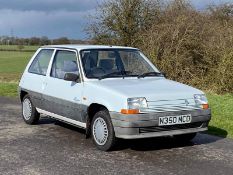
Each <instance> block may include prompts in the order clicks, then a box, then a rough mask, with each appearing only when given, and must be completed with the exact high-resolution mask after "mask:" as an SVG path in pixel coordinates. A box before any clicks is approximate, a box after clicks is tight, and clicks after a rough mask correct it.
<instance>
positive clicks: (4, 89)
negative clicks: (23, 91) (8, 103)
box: [0, 82, 18, 97]
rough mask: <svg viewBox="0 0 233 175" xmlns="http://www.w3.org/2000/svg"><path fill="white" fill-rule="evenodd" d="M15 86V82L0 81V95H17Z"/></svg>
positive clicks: (16, 85)
mask: <svg viewBox="0 0 233 175" xmlns="http://www.w3.org/2000/svg"><path fill="white" fill-rule="evenodd" d="M17 87H18V84H17V83H3V82H0V96H7V97H16V96H17V95H18V94H17Z"/></svg>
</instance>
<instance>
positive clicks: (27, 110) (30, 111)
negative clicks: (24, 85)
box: [22, 94, 40, 125]
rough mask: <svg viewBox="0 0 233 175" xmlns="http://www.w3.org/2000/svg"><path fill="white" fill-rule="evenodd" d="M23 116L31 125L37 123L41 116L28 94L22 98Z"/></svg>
mask: <svg viewBox="0 0 233 175" xmlns="http://www.w3.org/2000/svg"><path fill="white" fill-rule="evenodd" d="M22 116H23V119H24V121H25V123H27V124H30V125H32V124H36V123H37V122H38V120H39V118H40V114H39V113H38V112H37V111H36V108H35V106H34V105H33V104H32V101H31V99H30V96H29V95H28V94H27V95H25V96H24V98H23V100H22Z"/></svg>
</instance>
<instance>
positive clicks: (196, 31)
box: [86, 0, 233, 93]
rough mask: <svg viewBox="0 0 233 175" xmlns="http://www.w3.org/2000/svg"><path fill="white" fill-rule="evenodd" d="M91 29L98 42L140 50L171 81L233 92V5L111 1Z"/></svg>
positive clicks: (159, 0) (182, 0) (179, 0)
mask: <svg viewBox="0 0 233 175" xmlns="http://www.w3.org/2000/svg"><path fill="white" fill-rule="evenodd" d="M86 31H87V33H88V34H89V37H90V39H91V40H92V41H93V43H98V44H108V45H125V46H133V47H137V48H140V49H141V50H142V51H143V52H144V53H146V55H147V56H148V57H149V58H150V59H151V61H152V62H153V63H154V64H155V65H156V66H157V67H158V68H159V69H160V70H161V71H163V72H165V73H166V74H167V76H168V78H169V79H172V80H176V81H179V82H183V83H185V84H189V85H192V86H195V87H198V88H201V89H204V90H209V91H213V92H217V93H225V92H230V93H233V3H227V4H220V5H218V6H214V5H212V6H209V7H208V8H206V9H204V10H198V9H196V8H195V7H194V6H192V4H191V3H190V2H189V1H186V0H171V1H166V2H164V1H162V0H108V1H104V2H103V3H102V4H100V5H99V7H98V8H97V11H96V14H95V15H94V16H92V18H91V20H90V23H89V24H88V27H87V28H86Z"/></svg>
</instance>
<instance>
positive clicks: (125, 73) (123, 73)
mask: <svg viewBox="0 0 233 175" xmlns="http://www.w3.org/2000/svg"><path fill="white" fill-rule="evenodd" d="M113 75H114V77H122V78H123V79H124V78H125V77H132V76H138V75H136V74H132V72H131V71H116V72H112V73H109V74H105V75H103V76H100V77H99V78H98V79H99V80H102V79H104V78H110V77H112V76H113ZM116 75H117V76H116Z"/></svg>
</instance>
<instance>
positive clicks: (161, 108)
mask: <svg viewBox="0 0 233 175" xmlns="http://www.w3.org/2000/svg"><path fill="white" fill-rule="evenodd" d="M147 104H148V108H144V109H142V110H141V111H142V112H145V113H147V112H175V111H191V110H197V109H200V107H199V106H197V105H196V103H195V101H194V99H177V100H158V101H148V102H147Z"/></svg>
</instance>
